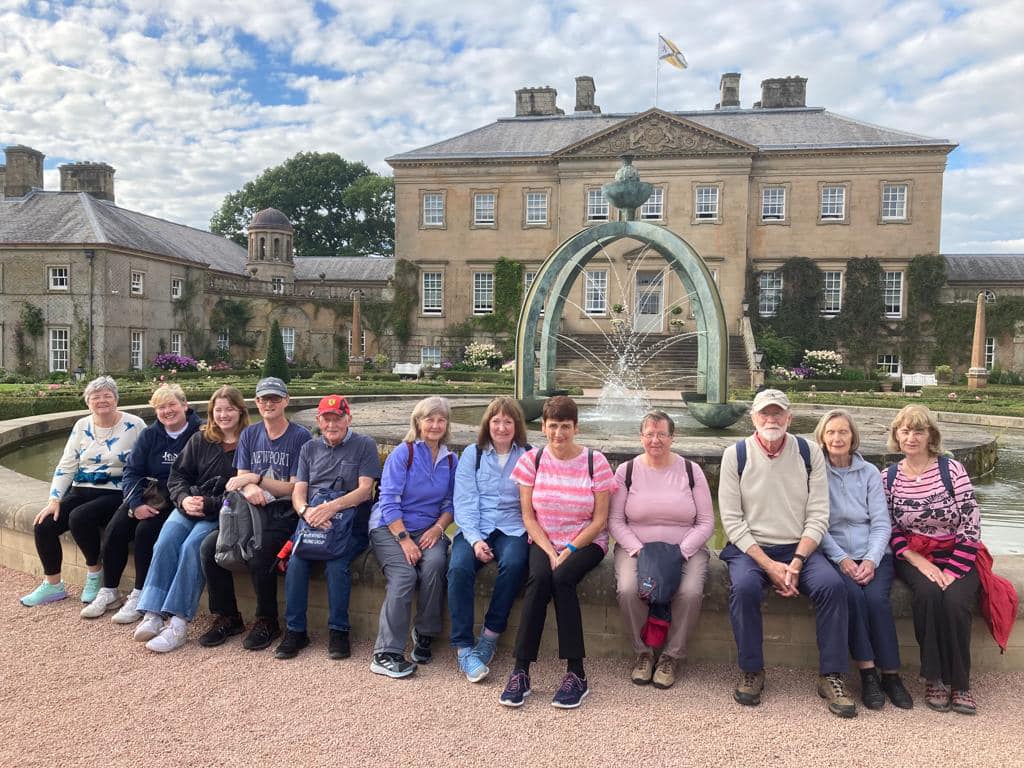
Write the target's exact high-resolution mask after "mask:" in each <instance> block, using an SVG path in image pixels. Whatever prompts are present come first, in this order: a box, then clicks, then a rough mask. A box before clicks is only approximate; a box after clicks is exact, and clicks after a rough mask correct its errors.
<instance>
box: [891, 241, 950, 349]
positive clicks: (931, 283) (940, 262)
mask: <svg viewBox="0 0 1024 768" xmlns="http://www.w3.org/2000/svg"><path fill="white" fill-rule="evenodd" d="M945 284H946V260H945V259H944V258H943V257H942V256H939V255H938V254H937V253H933V254H925V255H920V256H915V257H914V258H913V259H911V261H910V266H909V267H908V268H907V316H906V318H905V319H904V321H903V323H902V329H901V330H902V336H903V349H904V350H905V351H906V352H907V353H910V354H909V357H911V358H913V359H905V360H904V361H903V364H904V366H905V367H913V366H914V365H915V363H916V362H917V360H918V359H921V358H924V357H926V356H927V354H928V352H929V349H930V347H931V346H932V345H930V344H928V343H926V340H925V337H926V336H927V335H928V333H929V332H931V331H933V330H934V329H933V326H934V319H935V311H936V309H937V308H938V307H939V296H940V293H941V291H942V288H943V286H945Z"/></svg>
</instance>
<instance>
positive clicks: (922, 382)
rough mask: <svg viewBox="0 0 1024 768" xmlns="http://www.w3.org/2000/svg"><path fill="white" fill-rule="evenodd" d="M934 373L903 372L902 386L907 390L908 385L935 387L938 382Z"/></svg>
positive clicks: (901, 377) (901, 375)
mask: <svg viewBox="0 0 1024 768" xmlns="http://www.w3.org/2000/svg"><path fill="white" fill-rule="evenodd" d="M938 383H939V382H938V380H937V379H936V378H935V374H934V373H902V374H900V387H901V389H902V390H903V391H904V392H906V391H907V387H934V386H935V385H936V384H938Z"/></svg>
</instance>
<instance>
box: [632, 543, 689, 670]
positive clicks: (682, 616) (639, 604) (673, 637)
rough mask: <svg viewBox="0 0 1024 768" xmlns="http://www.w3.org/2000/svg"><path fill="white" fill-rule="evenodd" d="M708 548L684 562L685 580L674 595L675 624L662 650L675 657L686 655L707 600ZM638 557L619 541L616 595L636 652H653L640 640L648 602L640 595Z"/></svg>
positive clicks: (673, 617)
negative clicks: (630, 553) (621, 545)
mask: <svg viewBox="0 0 1024 768" xmlns="http://www.w3.org/2000/svg"><path fill="white" fill-rule="evenodd" d="M708 559H709V555H708V551H707V550H706V549H699V550H697V552H695V553H694V555H693V557H691V558H690V559H689V560H687V561H686V562H685V563H683V580H682V582H681V583H680V584H679V589H678V590H677V591H676V595H675V597H674V598H672V623H671V624H670V625H669V629H668V637H666V638H665V645H664V647H663V648H662V649H661V652H662V653H663V654H664V655H666V656H671V657H672V658H673V659H685V658H686V644H687V642H688V641H689V639H690V635H691V633H692V632H693V630H694V628H695V627H696V626H697V619H699V618H700V604H701V601H702V600H703V599H704V579H705V578H706V577H707V574H708ZM636 566H637V558H635V557H630V556H629V553H628V552H626V550H624V549H623V548H622V547H620V546H619V545H618V544H616V545H615V593H616V594H615V596H616V598H617V599H618V601H619V608H620V609H621V610H622V619H623V621H624V622H625V623H626V631H627V632H628V633H629V637H630V640H631V641H632V643H633V650H634V651H635V652H636V653H649V652H650V651H651V649H650V648H648V647H647V646H646V645H644V641H643V640H641V639H640V631H641V630H642V629H643V628H644V624H645V623H646V621H647V613H648V605H647V603H645V602H643V601H642V600H641V599H640V598H639V597H638V596H637V584H636Z"/></svg>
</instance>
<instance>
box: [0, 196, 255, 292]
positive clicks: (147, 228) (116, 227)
mask: <svg viewBox="0 0 1024 768" xmlns="http://www.w3.org/2000/svg"><path fill="white" fill-rule="evenodd" d="M7 243H18V244H36V243H39V244H46V245H63V244H71V243H73V244H76V245H95V246H113V247H120V248H127V249H130V250H134V251H142V252H144V253H152V254H156V255H158V256H167V257H170V258H172V259H181V260H183V261H188V262H192V263H193V264H198V265H201V266H207V267H210V268H211V269H216V270H219V271H221V272H230V273H234V274H243V273H244V272H245V262H246V258H247V252H246V249H245V248H243V247H241V246H240V245H237V244H236V243H234V242H232V241H231V240H228V239H226V238H223V237H220V236H219V235H214V234H212V233H210V232H204V231H203V230H201V229H195V228H193V227H187V226H185V225H184V224H175V223H174V222H171V221H166V220H165V219H158V218H156V217H155V216H147V215H146V214H144V213H139V212H137V211H130V210H128V209H127V208H119V207H118V206H116V205H114V204H113V203H109V202H107V201H104V200H97V199H96V198H94V197H93V196H92V195H89V194H86V193H85V192H43V191H39V190H35V191H33V192H30V193H29V194H28V195H26V196H25V197H22V198H15V199H9V200H0V245H3V244H7Z"/></svg>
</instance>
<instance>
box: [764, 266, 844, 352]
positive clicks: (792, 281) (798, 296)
mask: <svg viewBox="0 0 1024 768" xmlns="http://www.w3.org/2000/svg"><path fill="white" fill-rule="evenodd" d="M780 271H781V272H782V296H781V298H780V300H779V306H778V308H777V310H776V312H775V315H774V316H773V317H765V318H761V317H757V316H755V318H754V321H753V325H754V330H755V333H756V334H757V343H758V346H759V347H760V348H761V349H762V350H764V351H765V357H766V359H767V360H768V362H769V364H770V365H782V366H787V367H788V366H792V365H796V364H797V363H798V362H799V361H800V358H801V357H802V356H803V352H804V350H805V349H821V348H823V347H824V346H827V345H828V344H829V343H830V339H829V337H830V336H831V334H830V333H829V330H830V329H828V328H825V327H824V326H823V324H822V319H821V302H822V289H823V285H824V278H823V275H822V273H821V268H820V267H818V265H817V264H815V263H814V262H813V261H812V260H811V259H807V258H804V257H797V258H792V259H788V260H787V261H786V262H785V263H784V264H783V265H782V268H781V270H780ZM747 296H749V297H750V298H749V301H750V306H752V307H757V306H758V300H759V297H760V288H759V282H758V279H757V273H756V272H753V271H752V270H748V273H747Z"/></svg>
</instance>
